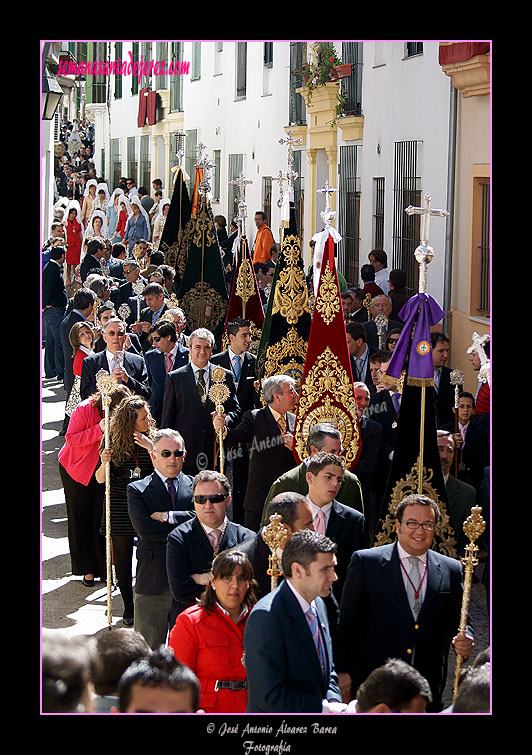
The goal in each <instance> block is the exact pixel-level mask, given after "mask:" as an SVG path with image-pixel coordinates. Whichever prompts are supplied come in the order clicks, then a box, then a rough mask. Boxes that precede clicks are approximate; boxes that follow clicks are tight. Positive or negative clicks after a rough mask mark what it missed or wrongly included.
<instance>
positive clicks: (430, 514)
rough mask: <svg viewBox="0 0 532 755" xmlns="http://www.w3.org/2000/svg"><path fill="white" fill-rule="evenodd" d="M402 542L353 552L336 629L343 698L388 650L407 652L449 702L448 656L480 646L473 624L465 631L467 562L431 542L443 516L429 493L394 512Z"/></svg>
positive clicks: (438, 697) (437, 698)
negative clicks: (461, 625)
mask: <svg viewBox="0 0 532 755" xmlns="http://www.w3.org/2000/svg"><path fill="white" fill-rule="evenodd" d="M395 518H396V521H395V527H396V533H397V542H396V543H393V544H391V545H382V546H379V547H376V548H370V549H368V550H360V551H356V552H355V553H354V554H353V557H352V559H351V563H350V565H349V569H348V572H347V577H346V581H345V584H344V590H343V593H342V602H341V606H340V621H339V624H338V635H337V657H336V659H335V660H336V663H337V669H338V678H339V682H340V688H341V690H342V695H343V700H344V702H347V701H349V700H350V698H351V696H352V695H354V693H355V692H356V690H357V689H358V687H359V686H360V684H361V683H362V682H363V681H365V679H367V677H368V676H369V674H370V673H371V672H372V671H373V670H374V669H376V668H377V667H379V666H381V665H383V664H384V663H385V662H386V660H387V659H388V658H401V659H402V660H404V661H405V662H406V663H409V664H410V665H412V666H414V667H415V668H416V669H417V670H418V671H419V672H420V673H421V674H422V675H423V676H424V677H425V679H426V680H427V681H428V683H429V684H430V688H431V691H432V697H433V702H432V703H431V704H430V705H429V706H428V707H427V712H438V711H440V710H441V708H442V694H443V691H444V689H445V685H446V681H447V656H448V652H449V647H450V645H451V644H452V645H453V647H454V649H455V652H457V653H460V655H462V656H463V657H464V659H467V658H468V657H469V655H470V654H471V650H472V648H473V633H472V630H471V628H470V627H468V630H467V633H466V634H465V635H458V634H457V631H458V626H459V623H460V612H461V606H462V593H463V581H462V566H461V564H460V562H459V561H458V560H456V559H453V558H449V557H448V556H444V555H442V554H440V553H437V552H436V551H434V550H431V549H430V547H431V545H432V541H433V539H434V530H435V528H436V525H437V524H438V521H439V519H440V511H439V508H438V505H437V504H436V503H435V502H434V501H433V500H432V499H431V498H429V497H428V496H426V495H424V494H417V493H414V494H412V495H409V496H406V497H405V498H403V500H402V501H401V502H400V503H399V504H398V506H397V508H396V512H395Z"/></svg>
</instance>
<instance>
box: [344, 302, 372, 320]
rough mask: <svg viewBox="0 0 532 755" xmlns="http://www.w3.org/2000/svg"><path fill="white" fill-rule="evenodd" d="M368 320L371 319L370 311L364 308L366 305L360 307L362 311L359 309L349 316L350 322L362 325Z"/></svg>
mask: <svg viewBox="0 0 532 755" xmlns="http://www.w3.org/2000/svg"><path fill="white" fill-rule="evenodd" d="M368 319H369V316H368V310H367V308H366V307H364V305H362V307H360V309H357V311H356V312H351V314H349V315H348V316H347V320H348V322H362V323H364V322H367V321H368Z"/></svg>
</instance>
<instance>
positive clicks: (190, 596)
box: [166, 516, 254, 626]
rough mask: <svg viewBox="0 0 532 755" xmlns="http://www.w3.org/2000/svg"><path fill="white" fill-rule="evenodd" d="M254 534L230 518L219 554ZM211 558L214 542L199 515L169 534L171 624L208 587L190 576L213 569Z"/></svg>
mask: <svg viewBox="0 0 532 755" xmlns="http://www.w3.org/2000/svg"><path fill="white" fill-rule="evenodd" d="M253 534H254V533H253V532H251V530H248V529H246V528H245V527H242V526H241V525H240V524H235V523H234V522H229V521H228V523H227V527H226V528H225V532H224V534H223V537H222V540H221V542H220V544H219V546H218V553H221V552H222V551H224V550H227V549H228V548H233V547H234V546H235V545H237V544H238V543H241V542H242V541H243V540H246V539H247V538H249V537H253ZM212 560H213V550H212V545H211V544H210V542H209V539H208V537H207V535H206V534H205V531H204V529H203V527H202V526H201V524H200V521H199V519H198V518H197V517H196V516H194V517H193V518H192V519H190V520H188V521H186V522H183V523H182V524H180V525H178V526H177V527H175V528H174V529H173V530H172V531H171V532H170V533H169V535H168V538H167V543H166V571H167V574H168V583H169V585H170V592H171V593H172V608H171V610H170V617H169V618H170V625H171V626H173V625H174V623H175V620H176V617H177V615H178V614H180V613H181V611H184V610H185V608H188V607H189V606H193V605H195V603H196V598H199V596H200V595H201V594H202V592H203V591H204V590H205V587H204V586H203V585H198V584H196V582H194V580H193V579H192V577H191V576H190V575H191V574H202V573H203V572H208V571H210V569H211V566H212Z"/></svg>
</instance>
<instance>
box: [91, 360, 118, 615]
mask: <svg viewBox="0 0 532 755" xmlns="http://www.w3.org/2000/svg"><path fill="white" fill-rule="evenodd" d="M116 384H117V383H116V378H114V377H113V375H110V374H109V373H108V372H106V371H105V370H100V371H99V372H97V373H96V385H97V386H98V390H99V392H100V395H101V397H102V406H103V416H104V437H105V450H106V451H108V450H109V448H110V445H109V406H110V404H111V394H112V392H113V389H114V388H115V386H116ZM105 559H106V566H107V628H108V629H111V621H112V609H111V587H112V583H113V579H112V553H111V463H110V462H109V461H107V462H106V463H105Z"/></svg>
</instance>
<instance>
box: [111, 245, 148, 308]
mask: <svg viewBox="0 0 532 755" xmlns="http://www.w3.org/2000/svg"><path fill="white" fill-rule="evenodd" d="M122 270H123V272H124V275H125V278H126V282H125V283H122V284H121V285H120V286H118V288H114V289H113V290H112V291H111V301H112V302H113V304H114V305H115V307H116V309H117V311H118V308H119V307H120V306H121V305H122V304H127V303H128V301H129V299H130V298H131V297H132V296H135V291H134V290H133V284H135V283H139V282H140V283H143V284H144V286H146V285H147V281H146V280H145V279H144V278H143V277H142V276H141V274H140V265H139V263H138V262H137V260H135V259H132V258H129V257H128V258H127V259H125V260H124V261H123V263H122ZM135 311H136V310H135Z"/></svg>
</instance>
